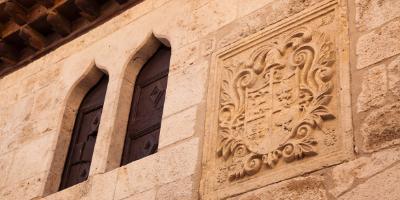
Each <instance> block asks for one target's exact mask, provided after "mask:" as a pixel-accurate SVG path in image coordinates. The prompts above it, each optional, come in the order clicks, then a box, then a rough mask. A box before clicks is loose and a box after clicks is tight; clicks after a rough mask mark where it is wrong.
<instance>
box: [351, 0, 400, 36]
mask: <svg viewBox="0 0 400 200" xmlns="http://www.w3.org/2000/svg"><path fill="white" fill-rule="evenodd" d="M355 4H356V24H357V27H358V29H359V30H361V31H366V30H371V29H374V28H377V27H379V26H381V25H382V24H384V23H386V22H388V21H390V20H392V19H394V18H396V17H399V16H400V1H397V0H356V1H355Z"/></svg>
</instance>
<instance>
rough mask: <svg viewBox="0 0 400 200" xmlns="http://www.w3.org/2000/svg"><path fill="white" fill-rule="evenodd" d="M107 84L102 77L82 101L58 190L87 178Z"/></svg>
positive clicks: (106, 78)
mask: <svg viewBox="0 0 400 200" xmlns="http://www.w3.org/2000/svg"><path fill="white" fill-rule="evenodd" d="M107 83H108V76H107V75H103V77H102V78H101V79H100V80H99V81H98V82H97V84H96V85H95V86H93V87H92V88H91V89H90V90H89V92H88V93H87V94H86V96H85V97H84V98H83V100H82V103H81V105H80V107H79V111H78V114H77V117H76V120H75V125H74V129H73V133H72V138H71V143H70V145H69V149H68V155H67V160H66V162H65V166H64V171H63V175H62V179H61V185H60V190H62V189H64V188H67V187H70V186H72V185H75V184H78V183H80V182H83V181H85V180H86V179H87V178H88V175H89V169H90V164H91V162H92V156H93V149H94V145H95V142H96V137H97V132H98V128H99V124H100V118H101V113H102V110H103V104H104V98H105V94H106V90H107Z"/></svg>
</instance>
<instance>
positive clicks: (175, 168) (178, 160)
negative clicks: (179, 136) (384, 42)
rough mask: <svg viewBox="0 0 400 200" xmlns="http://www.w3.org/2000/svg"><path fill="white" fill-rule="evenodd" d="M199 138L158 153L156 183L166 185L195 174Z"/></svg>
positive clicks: (197, 165)
mask: <svg viewBox="0 0 400 200" xmlns="http://www.w3.org/2000/svg"><path fill="white" fill-rule="evenodd" d="M199 147H200V144H199V138H192V139H190V140H186V141H183V142H181V143H179V144H176V145H174V146H171V147H170V148H165V149H163V150H161V151H160V152H159V153H158V157H159V159H158V163H157V165H156V169H157V173H156V174H157V179H158V183H159V184H160V185H161V184H166V183H170V182H173V181H176V180H179V179H182V178H184V177H187V176H190V175H192V174H195V173H196V171H197V169H199V167H200V152H199V151H200V149H199Z"/></svg>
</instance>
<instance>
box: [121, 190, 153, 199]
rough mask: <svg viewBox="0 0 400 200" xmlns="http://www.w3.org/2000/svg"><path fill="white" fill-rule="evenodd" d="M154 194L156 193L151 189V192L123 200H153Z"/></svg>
mask: <svg viewBox="0 0 400 200" xmlns="http://www.w3.org/2000/svg"><path fill="white" fill-rule="evenodd" d="M156 193H157V191H156V190H155V189H151V190H148V191H145V192H142V193H139V194H135V195H132V196H130V197H128V198H125V199H123V200H155V199H156ZM116 200H118V199H116Z"/></svg>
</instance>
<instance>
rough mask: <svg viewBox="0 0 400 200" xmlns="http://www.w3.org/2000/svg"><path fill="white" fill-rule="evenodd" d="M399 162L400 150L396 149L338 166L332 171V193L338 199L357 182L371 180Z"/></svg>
mask: <svg viewBox="0 0 400 200" xmlns="http://www.w3.org/2000/svg"><path fill="white" fill-rule="evenodd" d="M398 161H400V148H395V149H389V150H385V151H381V152H377V153H375V154H372V155H371V156H368V157H360V158H357V159H356V160H353V161H350V162H347V163H343V164H341V165H338V166H337V167H335V168H333V170H332V180H333V188H332V189H331V190H330V193H331V194H332V195H333V196H335V197H338V196H340V195H342V194H343V193H344V192H346V191H348V190H349V189H350V188H351V187H353V186H354V185H355V184H356V183H357V180H360V179H367V178H370V177H372V176H374V175H376V174H378V173H380V172H381V171H384V170H385V169H387V168H388V167H390V166H391V165H392V164H394V163H396V162H398Z"/></svg>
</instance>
